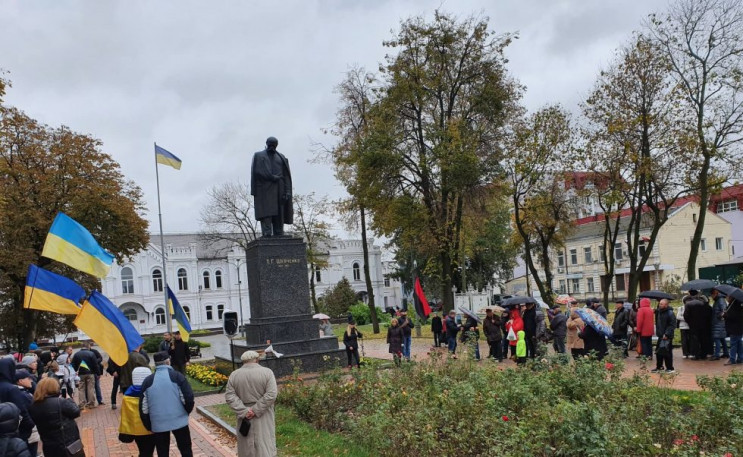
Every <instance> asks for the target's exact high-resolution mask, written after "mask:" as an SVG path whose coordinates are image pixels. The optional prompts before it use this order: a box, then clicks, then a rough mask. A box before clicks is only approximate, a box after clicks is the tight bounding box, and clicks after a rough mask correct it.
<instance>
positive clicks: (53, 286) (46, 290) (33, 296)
mask: <svg viewBox="0 0 743 457" xmlns="http://www.w3.org/2000/svg"><path fill="white" fill-rule="evenodd" d="M84 297H85V290H84V289H83V288H82V287H80V285H79V284H78V283H76V282H75V281H73V280H71V279H69V278H65V277H64V276H60V275H58V274H55V273H52V272H51V271H47V270H45V269H43V268H39V267H37V266H36V265H31V266H29V267H28V274H27V275H26V289H25V290H24V299H23V307H24V308H28V309H36V310H39V311H50V312H52V313H59V314H75V315H77V313H78V312H80V305H79V304H78V303H80V300H82V299H83V298H84Z"/></svg>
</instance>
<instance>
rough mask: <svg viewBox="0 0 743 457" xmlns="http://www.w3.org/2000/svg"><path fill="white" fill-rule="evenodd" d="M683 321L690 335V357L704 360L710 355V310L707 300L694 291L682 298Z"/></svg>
mask: <svg viewBox="0 0 743 457" xmlns="http://www.w3.org/2000/svg"><path fill="white" fill-rule="evenodd" d="M683 302H684V320H685V321H686V322H687V323H688V324H689V330H690V332H691V335H692V338H693V339H692V352H693V353H694V355H693V356H692V357H693V358H694V359H696V360H704V359H706V358H707V356H708V355H709V354H711V353H712V329H711V326H712V308H710V306H709V303H708V302H707V299H706V298H704V297H703V296H702V295H699V291H697V290H695V289H691V290H689V295H687V296H686V297H684V299H683Z"/></svg>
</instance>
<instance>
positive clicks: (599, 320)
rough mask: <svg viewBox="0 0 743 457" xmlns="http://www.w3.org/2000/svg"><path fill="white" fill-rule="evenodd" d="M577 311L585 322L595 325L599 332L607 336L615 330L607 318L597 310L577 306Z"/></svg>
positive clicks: (594, 327)
mask: <svg viewBox="0 0 743 457" xmlns="http://www.w3.org/2000/svg"><path fill="white" fill-rule="evenodd" d="M575 312H576V314H578V316H579V317H580V318H581V320H583V322H585V323H586V324H588V325H590V326H591V327H593V329H594V330H596V331H597V332H599V333H603V334H604V335H606V336H611V335H612V333H613V332H612V330H611V327H609V324H608V323H607V322H606V319H604V318H603V317H602V316H601V315H600V314H599V313H597V312H596V311H594V310H592V309H590V308H576V309H575Z"/></svg>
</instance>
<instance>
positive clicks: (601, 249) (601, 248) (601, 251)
mask: <svg viewBox="0 0 743 457" xmlns="http://www.w3.org/2000/svg"><path fill="white" fill-rule="evenodd" d="M599 260H600V261H602V262H605V261H606V249H604V245H603V244H602V245H601V246H599Z"/></svg>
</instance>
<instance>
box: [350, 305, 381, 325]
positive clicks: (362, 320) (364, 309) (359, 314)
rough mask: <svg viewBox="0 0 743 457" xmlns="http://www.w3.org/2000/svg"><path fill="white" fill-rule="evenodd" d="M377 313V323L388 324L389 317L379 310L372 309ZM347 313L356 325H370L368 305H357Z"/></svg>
mask: <svg viewBox="0 0 743 457" xmlns="http://www.w3.org/2000/svg"><path fill="white" fill-rule="evenodd" d="M374 309H375V311H376V313H377V319H378V321H379V322H388V321H389V320H390V315H389V314H387V313H384V312H382V311H380V309H379V308H374ZM348 311H349V312H350V313H351V315H352V316H353V320H354V321H356V325H366V324H371V310H370V309H369V305H367V304H365V303H357V304H355V305H353V306H352V307H350V308H349V309H348Z"/></svg>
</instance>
